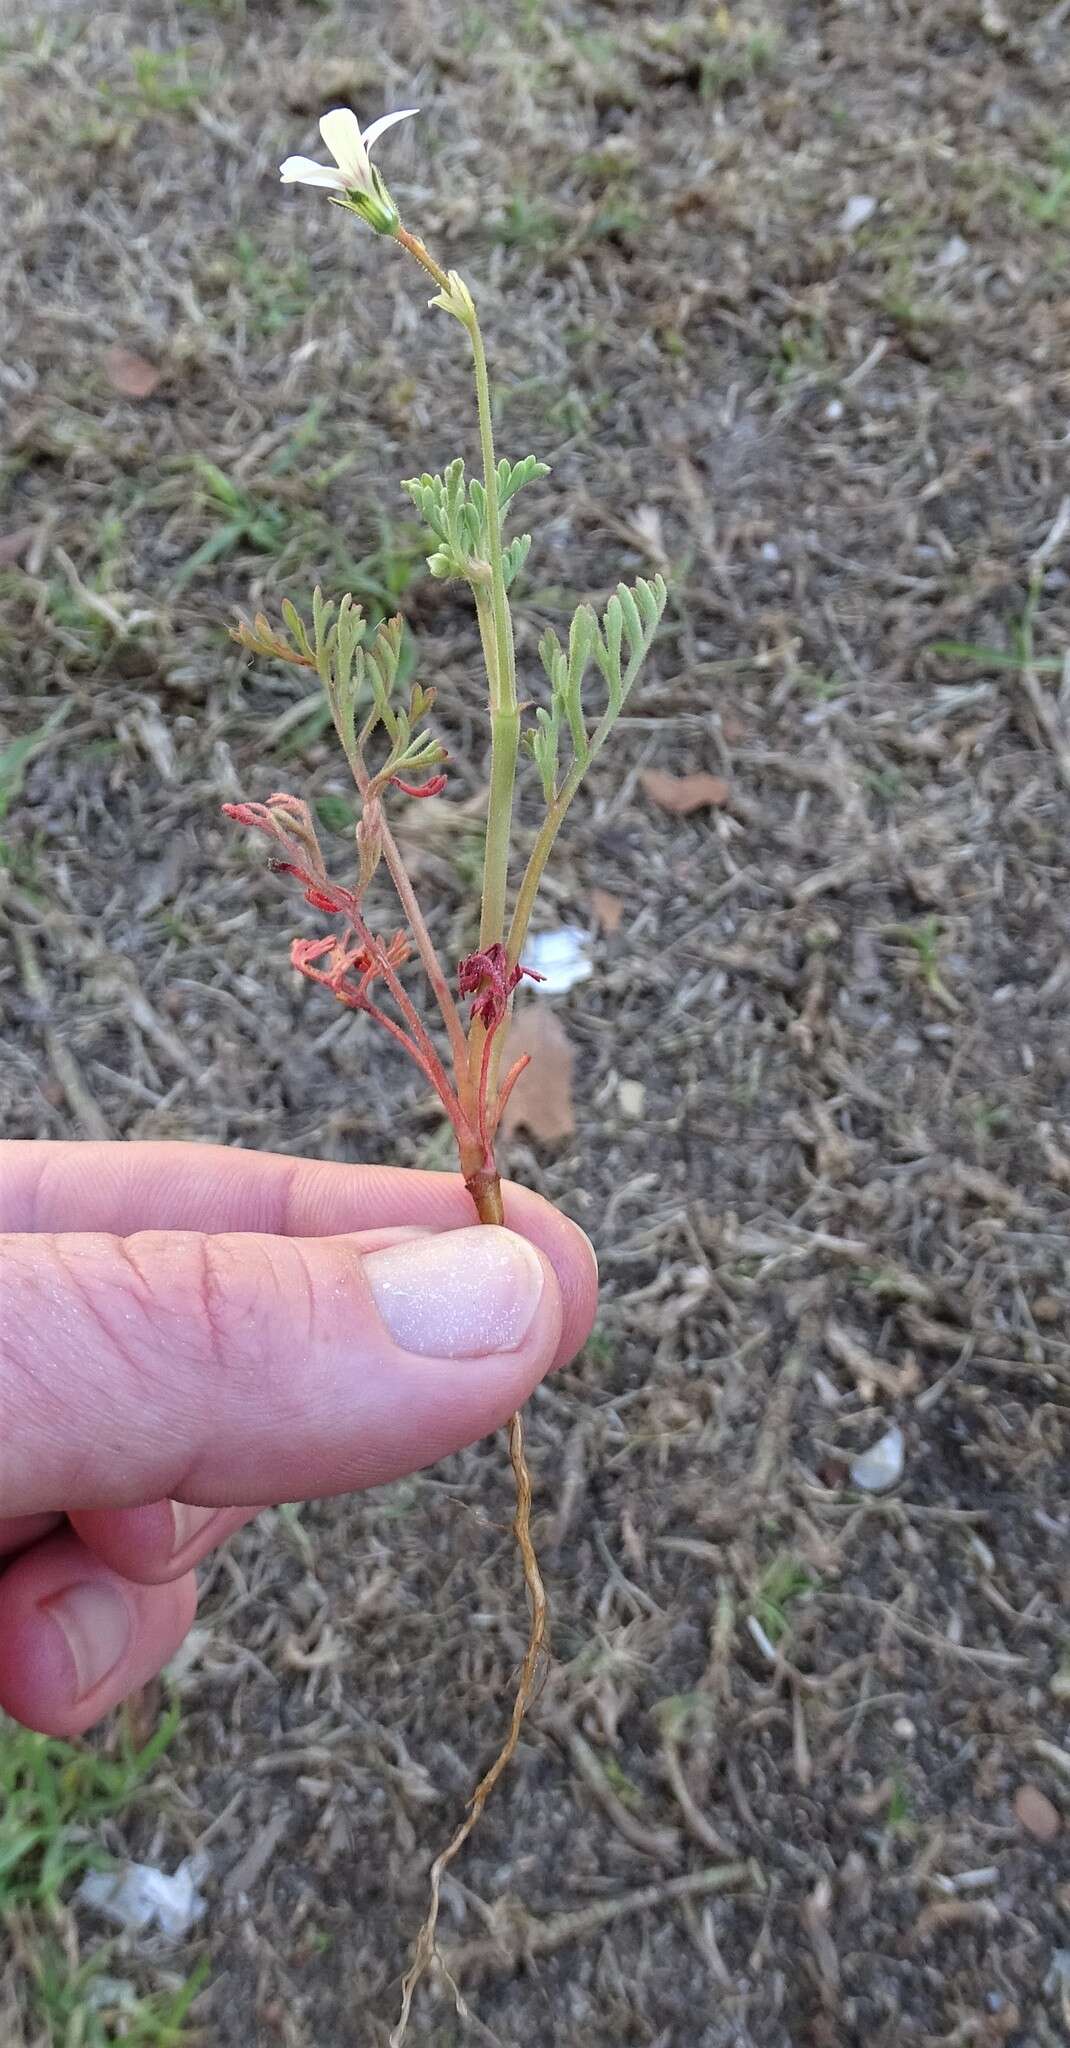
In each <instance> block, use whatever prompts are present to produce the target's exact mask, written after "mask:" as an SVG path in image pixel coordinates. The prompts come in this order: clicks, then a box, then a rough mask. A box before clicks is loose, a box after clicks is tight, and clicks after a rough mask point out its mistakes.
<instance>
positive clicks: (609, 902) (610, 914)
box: [591, 888, 624, 938]
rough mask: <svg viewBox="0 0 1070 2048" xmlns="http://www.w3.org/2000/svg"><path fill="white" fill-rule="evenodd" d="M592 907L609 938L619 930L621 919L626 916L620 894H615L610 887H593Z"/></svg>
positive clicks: (596, 920) (601, 927)
mask: <svg viewBox="0 0 1070 2048" xmlns="http://www.w3.org/2000/svg"><path fill="white" fill-rule="evenodd" d="M591 909H592V911H593V912H594V919H595V923H596V924H597V925H598V926H599V927H600V929H601V930H602V931H604V932H605V934H606V936H607V938H612V936H613V933H614V932H619V930H620V921H621V918H622V917H623V916H624V904H623V903H622V901H621V899H620V897H619V896H614V895H613V894H612V891H611V890H609V889H597V888H595V889H592V890H591Z"/></svg>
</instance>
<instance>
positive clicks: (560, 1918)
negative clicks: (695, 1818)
mask: <svg viewBox="0 0 1070 2048" xmlns="http://www.w3.org/2000/svg"><path fill="white" fill-rule="evenodd" d="M744 1886H748V1887H749V1888H750V1889H751V1890H752V1891H755V1892H764V1891H765V1879H764V1877H763V1875H762V1871H761V1869H760V1867H759V1865H758V1864H757V1863H754V1862H746V1863H718V1864H715V1865H713V1866H712V1867H711V1868H710V1869H708V1870H696V1871H691V1872H689V1873H688V1875H687V1876H686V1877H669V1878H666V1879H664V1881H663V1882H662V1883H660V1884H648V1885H643V1886H642V1887H641V1888H640V1889H639V1890H637V1891H633V1892H625V1893H624V1894H623V1895H622V1896H621V1897H620V1898H618V1899H602V1900H600V1901H599V1903H598V1904H597V1905H594V1906H585V1907H584V1908H583V1910H582V1911H581V1912H578V1913H553V1914H550V1915H548V1916H547V1918H546V1919H545V1920H536V1919H534V1918H532V1917H531V1916H529V1915H525V1917H524V1919H523V1920H522V1921H520V1922H519V1923H518V1924H517V1925H516V1927H515V1928H513V1929H511V1930H510V1931H509V1933H508V1934H507V1935H503V1936H501V1937H499V1939H497V1940H495V1941H469V1942H466V1943H465V1944H464V1945H463V1947H460V1948H456V1949H450V1950H448V1951H447V1953H446V1954H445V1955H444V1957H443V1959H442V1960H443V1963H444V1964H445V1966H446V1967H447V1968H448V1969H449V1972H450V1974H451V1976H458V1977H460V1976H463V1975H464V1973H465V1971H466V1970H471V1969H473V1968H476V1967H479V1966H482V1967H483V1968H487V1967H489V1968H491V1969H498V1970H509V1969H512V1968H514V1967H515V1965H516V1964H517V1963H518V1962H521V1961H526V1960H527V1959H528V1958H529V1957H533V1956H545V1955H552V1954H553V1952H554V1950H555V1949H559V1948H565V1947H566V1946H567V1945H568V1943H569V1942H572V1941H584V1940H586V1939H587V1937H588V1936H589V1935H592V1934H597V1933H599V1932H600V1930H601V1929H602V1928H603V1927H611V1926H612V1925H613V1922H614V1921H615V1920H621V1919H623V1918H624V1917H625V1915H626V1914H628V1913H643V1912H646V1911H647V1910H648V1909H650V1908H653V1907H656V1906H665V1905H670V1904H672V1903H674V1902H675V1901H676V1900H677V1899H704V1898H710V1897H711V1896H712V1895H713V1894H714V1893H716V1892H731V1891H740V1890H742V1889H743V1888H744Z"/></svg>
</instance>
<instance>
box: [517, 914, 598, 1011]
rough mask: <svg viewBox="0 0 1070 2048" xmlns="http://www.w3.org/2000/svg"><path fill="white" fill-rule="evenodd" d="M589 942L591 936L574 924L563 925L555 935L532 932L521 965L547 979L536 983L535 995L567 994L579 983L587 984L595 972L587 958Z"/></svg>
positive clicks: (553, 933)
mask: <svg viewBox="0 0 1070 2048" xmlns="http://www.w3.org/2000/svg"><path fill="white" fill-rule="evenodd" d="M590 943H591V941H590V938H589V937H588V934H587V933H586V932H584V931H580V929H579V927H578V926H577V925H572V924H566V925H562V927H561V929H560V930H559V931H556V932H532V934H531V937H530V938H529V939H528V941H527V943H526V945H525V947H524V951H523V953H522V954H521V959H520V964H521V966H522V967H530V968H532V969H533V970H534V972H535V973H536V974H541V975H542V976H543V977H544V979H543V980H542V981H537V982H536V983H535V992H536V994H538V995H544V996H563V995H567V993H568V991H569V989H570V988H574V987H575V985H576V983H577V982H578V981H586V980H587V977H588V975H590V974H593V973H594V968H593V966H592V964H591V962H590V960H589V959H588V957H587V948H588V946H589V945H590Z"/></svg>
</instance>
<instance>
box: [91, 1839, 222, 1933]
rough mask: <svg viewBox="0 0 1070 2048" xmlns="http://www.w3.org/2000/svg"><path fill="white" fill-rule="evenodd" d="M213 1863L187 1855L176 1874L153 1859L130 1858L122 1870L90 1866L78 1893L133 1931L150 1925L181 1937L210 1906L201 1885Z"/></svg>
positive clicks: (118, 1924) (105, 1914) (109, 1918)
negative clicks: (153, 1862)
mask: <svg viewBox="0 0 1070 2048" xmlns="http://www.w3.org/2000/svg"><path fill="white" fill-rule="evenodd" d="M209 1868H210V1865H209V1862H208V1859H207V1857H205V1856H191V1857H187V1858H186V1860H185V1862H184V1863H180V1864H179V1866H178V1869H177V1870H176V1871H175V1873H174V1876H173V1877H168V1875H167V1872H166V1871H164V1870H157V1869H156V1868H155V1866H154V1865H153V1864H151V1863H126V1864H123V1865H122V1867H121V1868H120V1869H119V1870H89V1871H87V1872H86V1874H85V1876H84V1877H83V1879H82V1882H81V1884H80V1885H79V1887H78V1892H77V1895H76V1896H77V1897H78V1898H79V1899H81V1900H82V1902H83V1904H84V1905H87V1906H92V1907H94V1908H95V1910H96V1911H97V1912H98V1913H102V1914H103V1916H104V1918H105V1919H106V1920H113V1921H114V1922H115V1923H116V1925H117V1926H119V1927H124V1928H126V1930H127V1931H128V1932H129V1933H136V1932H138V1931H139V1930H140V1929H141V1928H145V1927H151V1926H152V1925H153V1923H154V1922H155V1923H156V1924H157V1925H158V1926H159V1928H160V1932H161V1933H162V1934H166V1935H169V1936H170V1938H171V1940H172V1941H181V1940H182V1939H183V1937H184V1936H185V1935H187V1934H188V1933H189V1930H190V1928H191V1927H193V1926H194V1925H195V1924H196V1922H197V1921H198V1920H199V1919H200V1918H201V1917H202V1915H203V1913H204V1912H205V1910H206V1905H205V1900H204V1899H203V1898H202V1897H201V1894H200V1892H199V1891H198V1890H197V1884H198V1880H199V1879H200V1878H202V1877H204V1875H205V1874H206V1872H207V1870H208V1869H209Z"/></svg>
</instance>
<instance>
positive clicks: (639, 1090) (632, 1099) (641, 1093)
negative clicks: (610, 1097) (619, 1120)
mask: <svg viewBox="0 0 1070 2048" xmlns="http://www.w3.org/2000/svg"><path fill="white" fill-rule="evenodd" d="M617 1101H618V1102H619V1103H620V1107H621V1115H622V1116H626V1117H630V1118H631V1120H632V1122H633V1123H638V1122H639V1119H640V1117H641V1116H642V1114H643V1110H644V1108H645V1107H646V1089H645V1088H644V1086H643V1084H642V1082H641V1081H618V1083H617Z"/></svg>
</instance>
